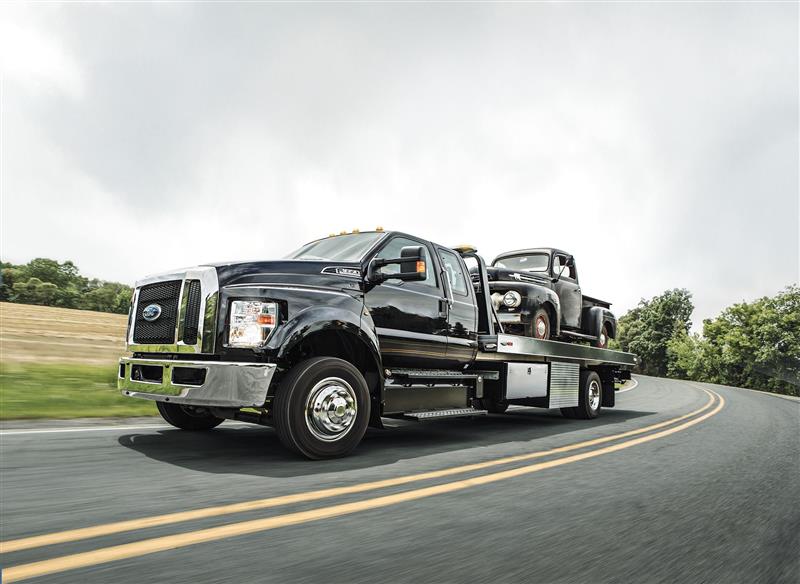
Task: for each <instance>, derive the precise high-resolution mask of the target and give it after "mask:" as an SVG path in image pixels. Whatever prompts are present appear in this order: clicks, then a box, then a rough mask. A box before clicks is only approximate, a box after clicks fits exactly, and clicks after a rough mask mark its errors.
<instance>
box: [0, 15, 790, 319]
mask: <svg viewBox="0 0 800 584" xmlns="http://www.w3.org/2000/svg"><path fill="white" fill-rule="evenodd" d="M0 60H2V62H1V63H0V67H2V72H3V83H2V131H1V133H2V177H1V179H0V180H1V181H2V236H1V239H0V245H1V246H2V250H1V251H2V259H3V260H5V261H14V262H25V261H28V260H29V259H31V258H33V257H39V256H46V257H52V258H57V259H59V260H66V259H71V260H73V261H75V262H76V263H77V264H78V266H79V267H80V268H81V270H82V271H83V272H84V273H87V274H89V275H91V276H94V277H100V278H103V279H109V280H118V281H123V282H128V283H133V281H134V280H136V279H137V278H140V277H142V276H143V275H145V274H147V273H152V272H158V271H163V270H167V269H171V268H176V267H182V266H186V265H194V264H198V263H203V262H209V261H217V260H230V259H252V258H261V259H270V258H275V257H280V256H283V255H284V254H286V253H287V252H289V251H291V250H292V249H294V248H297V247H299V246H300V244H302V243H304V242H306V241H309V240H312V239H316V238H318V237H321V236H325V235H327V234H328V233H330V232H332V231H336V232H338V231H340V230H343V229H347V230H350V229H353V228H360V229H362V230H364V229H369V228H372V227H374V226H376V225H382V226H384V227H386V228H387V229H399V230H403V231H407V232H410V233H414V234H418V235H420V236H423V237H426V238H430V239H434V240H435V241H437V242H439V243H442V244H446V245H456V244H460V243H471V244H473V245H475V246H477V247H478V248H479V250H480V251H482V252H484V253H485V255H486V256H487V257H488V258H491V257H493V255H494V254H496V253H499V252H502V251H506V250H509V249H516V248H521V247H531V246H557V247H561V248H563V249H567V250H569V251H571V252H572V253H574V254H575V256H576V260H577V264H578V269H579V273H580V277H581V283H582V288H583V290H584V292H586V293H588V294H590V295H593V296H598V297H601V298H604V299H607V300H609V301H611V302H613V303H614V307H615V309H616V310H617V312H618V314H622V313H624V312H625V311H626V310H627V309H629V308H631V307H632V306H634V305H635V304H636V303H637V302H638V301H639V299H640V298H642V297H646V298H649V297H651V296H653V295H655V294H658V293H660V292H662V291H663V290H665V289H668V288H673V287H686V288H688V289H689V290H690V291H691V292H692V293H693V294H694V300H695V304H696V307H697V308H696V311H695V314H694V320H695V323H697V324H699V323H700V321H701V320H702V319H703V318H707V317H711V316H715V315H716V314H717V313H718V312H719V311H720V310H721V309H722V308H724V307H725V306H727V305H729V304H731V303H734V302H739V301H742V300H752V299H755V298H757V297H759V296H762V295H767V294H774V293H776V292H777V291H778V290H780V289H781V288H783V287H784V286H786V285H788V284H790V283H793V282H797V281H798V269H799V268H798V253H799V252H798V248H799V247H800V243H799V242H798V230H799V229H798V224H799V222H800V211H799V210H798V169H799V166H800V163H799V161H798V159H799V157H800V154H799V152H798V4H796V3H772V4H767V3H749V4H748V3H730V4H719V3H713V4H712V3H707V4H698V3H689V4H685V3H662V4H646V3H640V4H632V3H625V4H488V3H487V4H444V3H442V4H383V3H371V4H347V3H337V4H322V3H320V4H235V5H231V4H207V3H204V4H199V3H198V4H69V5H62V6H59V5H35V6H31V5H13V4H3V6H2V7H0Z"/></svg>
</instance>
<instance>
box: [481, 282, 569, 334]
mask: <svg viewBox="0 0 800 584" xmlns="http://www.w3.org/2000/svg"><path fill="white" fill-rule="evenodd" d="M489 289H490V290H491V291H492V292H501V293H504V292H507V291H509V290H516V291H517V292H519V293H520V295H521V296H522V305H521V306H520V314H521V315H522V322H523V323H529V322H531V320H532V319H533V315H534V314H535V313H536V311H537V310H539V309H540V308H542V307H545V308H547V309H548V311H549V312H550V317H551V322H550V336H551V337H557V336H558V335H560V334H561V302H560V301H559V299H558V294H556V293H555V292H554V291H553V290H551V289H550V288H546V287H545V286H539V285H537V284H529V283H527V282H514V281H507V280H502V281H496V282H490V283H489Z"/></svg>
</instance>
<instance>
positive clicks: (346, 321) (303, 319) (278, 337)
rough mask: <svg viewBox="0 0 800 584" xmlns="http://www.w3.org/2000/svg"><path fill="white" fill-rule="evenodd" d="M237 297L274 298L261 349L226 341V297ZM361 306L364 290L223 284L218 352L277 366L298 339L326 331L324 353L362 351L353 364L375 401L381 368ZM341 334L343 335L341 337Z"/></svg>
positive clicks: (319, 336) (318, 336)
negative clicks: (275, 310)
mask: <svg viewBox="0 0 800 584" xmlns="http://www.w3.org/2000/svg"><path fill="white" fill-rule="evenodd" d="M237 298H250V299H261V298H264V299H269V300H273V301H275V302H277V303H278V306H279V324H278V326H277V327H276V328H275V331H274V332H273V333H272V335H271V336H270V338H269V341H268V342H267V344H266V346H264V347H263V348H262V349H257V350H252V349H234V348H229V347H226V345H225V342H226V339H225V334H226V333H225V331H226V321H227V318H228V317H227V315H228V312H229V303H230V301H231V300H234V299H237ZM363 310H364V298H363V296H361V295H358V294H353V293H348V292H344V291H341V290H336V289H332V288H328V289H322V288H316V287H311V286H302V285H297V284H293V285H289V286H285V285H275V284H252V285H239V286H231V287H224V288H223V289H222V293H221V299H220V310H219V316H218V318H219V331H220V332H219V335H218V338H217V342H218V345H217V346H218V347H220V348H221V350H220V351H219V353H220V355H221V356H222V358H223V360H224V359H231V360H234V361H236V360H241V361H247V360H251V361H256V360H257V361H270V362H273V363H277V364H278V365H279V372H280V371H281V369H282V368H284V367H287V366H290V365H291V364H292V363H291V360H292V357H293V352H294V351H295V350H296V349H298V348H299V346H300V344H301V343H302V342H303V341H307V340H310V339H311V338H312V337H315V338H316V339H317V340H321V339H322V338H323V337H324V335H325V334H326V333H327V334H329V335H330V336H329V337H328V338H329V342H328V343H327V346H328V347H329V348H332V349H333V350H332V351H331V353H332V354H327V355H326V356H340V357H342V358H345V354H346V353H347V352H348V350H350V349H355V350H356V351H357V353H358V355H357V356H359V357H360V356H364V358H363V359H361V361H362V362H361V363H354V365H356V366H357V367H359V368H360V369H362V373H364V375H365V377H367V375H369V377H370V378H369V379H367V381H368V383H370V389H371V390H372V391H373V392H374V393H375V394H376V396H377V397H376V399H377V400H378V403H379V404H380V403H381V402H382V400H383V374H382V371H383V368H382V362H381V356H380V349H379V344H378V337H377V335H376V334H375V329H374V326H371V325H372V320H371V319H365V320H362V313H363ZM342 334H343V335H346V337H341V336H340V335H342ZM342 339H345V340H346V342H342ZM271 391H272V390H271Z"/></svg>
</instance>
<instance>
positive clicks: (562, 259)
mask: <svg viewBox="0 0 800 584" xmlns="http://www.w3.org/2000/svg"><path fill="white" fill-rule="evenodd" d="M566 263H567V256H564V255H557V256H556V257H554V258H553V276H558V273H559V272H561V268H562V267H563V266H565V265H566ZM561 277H562V278H569V279H570V280H575V279H576V278H577V277H578V272H577V270H576V269H575V266H574V265H572V266H566V267H565V268H564V272H563V273H562V274H561Z"/></svg>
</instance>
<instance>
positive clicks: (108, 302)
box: [0, 258, 133, 314]
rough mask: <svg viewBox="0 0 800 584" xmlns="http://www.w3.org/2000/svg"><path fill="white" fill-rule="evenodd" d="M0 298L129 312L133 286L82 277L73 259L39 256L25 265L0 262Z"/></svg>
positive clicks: (84, 308) (67, 306)
mask: <svg viewBox="0 0 800 584" xmlns="http://www.w3.org/2000/svg"><path fill="white" fill-rule="evenodd" d="M0 266H1V267H2V282H1V283H0V300H2V301H4V302H20V303H22V304H39V305H42V306H60V307H63V308H78V309H82V310H97V311H100V312H115V313H117V314H127V313H128V308H129V307H130V302H131V295H132V293H133V289H132V288H131V287H130V286H127V285H125V284H120V283H118V282H106V281H104V280H98V279H97V278H91V279H90V278H87V277H85V276H81V274H80V271H79V270H78V266H76V265H75V264H74V263H72V262H71V261H66V262H64V263H59V262H57V261H56V260H51V259H48V258H36V259H34V260H31V261H30V262H28V263H27V264H24V265H14V264H11V263H7V262H0Z"/></svg>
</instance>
